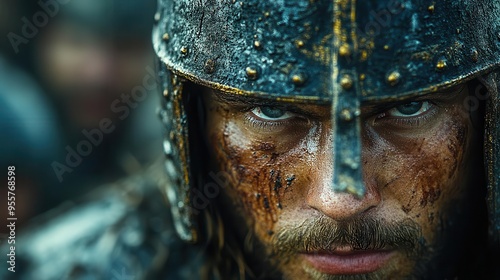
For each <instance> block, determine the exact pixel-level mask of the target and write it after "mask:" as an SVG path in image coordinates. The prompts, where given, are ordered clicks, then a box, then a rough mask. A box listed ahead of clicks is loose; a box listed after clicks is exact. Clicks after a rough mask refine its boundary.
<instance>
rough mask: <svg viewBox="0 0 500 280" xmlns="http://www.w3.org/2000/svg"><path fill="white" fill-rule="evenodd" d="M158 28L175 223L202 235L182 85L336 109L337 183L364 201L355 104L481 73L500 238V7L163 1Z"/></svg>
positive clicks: (453, 2)
mask: <svg viewBox="0 0 500 280" xmlns="http://www.w3.org/2000/svg"><path fill="white" fill-rule="evenodd" d="M158 9H159V10H158V13H157V14H156V16H155V18H156V26H155V28H154V31H153V41H154V48H155V51H156V53H157V55H158V57H159V58H160V76H161V77H162V81H163V82H162V86H163V89H164V92H163V93H164V96H165V98H164V100H165V102H164V108H163V110H162V111H161V115H162V119H163V122H164V123H165V126H166V128H167V137H166V139H165V142H164V149H165V153H166V155H167V160H166V169H167V173H168V175H169V176H170V177H172V178H173V179H174V185H173V186H167V190H166V192H167V196H168V198H169V200H170V203H171V206H172V213H173V215H174V220H175V221H176V222H175V226H176V230H177V232H178V234H179V235H180V237H181V238H182V239H184V240H187V241H196V238H197V236H196V224H195V222H194V218H193V208H192V207H190V203H191V194H190V189H191V188H194V187H195V186H194V185H195V184H194V183H193V182H194V179H193V177H194V176H193V175H194V174H193V172H194V171H193V169H192V166H191V164H192V161H190V157H191V154H190V153H191V152H192V150H191V148H193V147H190V146H189V141H188V140H189V139H188V130H189V127H188V125H187V124H188V122H187V119H188V116H187V113H186V110H185V105H186V104H185V99H186V91H185V90H184V85H185V84H186V83H188V82H189V83H196V84H199V85H203V86H206V87H210V88H213V89H218V90H222V91H225V92H227V93H229V94H238V95H248V96H261V97H266V98H271V99H275V100H280V101H290V102H309V103H316V104H331V106H332V119H333V124H334V125H333V133H334V141H333V142H334V143H332V145H333V151H334V161H335V162H334V168H333V169H334V175H333V178H334V179H333V180H334V182H333V183H334V184H333V185H334V189H335V190H336V191H346V192H350V193H352V194H354V195H358V196H362V195H363V194H364V191H365V189H364V188H365V187H364V185H363V181H362V175H361V174H362V173H361V165H362V164H361V161H360V158H361V156H360V155H361V140H360V139H361V137H360V133H361V132H360V122H361V121H360V117H359V115H360V104H361V103H363V102H366V101H373V100H398V99H401V98H405V97H409V96H418V95H424V94H429V93H432V92H436V91H438V90H441V89H445V88H448V87H451V86H454V85H456V84H459V83H464V82H466V81H469V80H471V79H475V78H481V81H483V83H484V84H485V85H486V87H487V89H488V90H489V93H490V94H489V95H488V102H487V104H488V105H487V114H486V125H485V127H486V131H485V139H486V141H485V159H486V167H487V182H488V186H487V188H488V207H489V220H490V235H491V237H493V238H494V239H495V240H496V241H497V242H498V240H499V239H500V238H499V236H500V173H499V170H500V159H499V158H498V157H499V156H500V143H499V142H498V141H497V140H496V139H499V138H500V128H499V127H498V126H499V125H500V119H499V118H500V111H499V108H498V106H499V104H500V102H499V100H498V99H499V96H498V90H497V87H498V86H500V83H499V81H500V76H499V75H500V72H499V71H498V68H499V66H500V2H499V1H496V0H495V1H482V0H472V1H471V0H443V1H431V0H411V1H409V0H365V1H356V0H333V1H316V0H288V1H282V0H281V1H259V0H249V1H236V0H217V1H216V0H207V1H190V0H163V1H159V6H158Z"/></svg>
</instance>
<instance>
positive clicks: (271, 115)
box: [251, 106, 294, 121]
mask: <svg viewBox="0 0 500 280" xmlns="http://www.w3.org/2000/svg"><path fill="white" fill-rule="evenodd" d="M251 112H252V114H254V115H255V116H256V117H258V118H260V119H263V120H266V121H279V120H286V119H290V118H293V117H294V114H293V113H290V112H289V111H285V110H283V109H280V108H277V107H271V106H261V107H255V108H254V109H252V111H251Z"/></svg>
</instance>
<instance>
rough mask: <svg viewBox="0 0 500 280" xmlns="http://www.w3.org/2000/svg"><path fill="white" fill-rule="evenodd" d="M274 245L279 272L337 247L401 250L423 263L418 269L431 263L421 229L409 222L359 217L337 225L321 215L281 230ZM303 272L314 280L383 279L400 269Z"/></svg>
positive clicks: (274, 257)
mask: <svg viewBox="0 0 500 280" xmlns="http://www.w3.org/2000/svg"><path fill="white" fill-rule="evenodd" d="M271 242H272V246H271V247H272V250H271V252H270V254H269V255H270V257H269V260H272V261H271V263H270V265H271V266H272V267H275V268H278V269H279V268H283V267H285V266H286V264H288V263H290V262H291V260H292V259H293V257H295V256H297V255H298V254H302V253H307V254H318V253H334V252H335V250H336V249H337V248H346V247H347V248H350V250H353V251H363V250H370V251H382V250H387V251H389V250H398V251H402V252H404V254H405V255H406V256H407V257H408V258H409V259H412V260H417V259H419V260H420V263H422V264H421V265H419V267H425V263H427V262H428V261H429V260H427V259H426V257H425V256H428V255H429V254H428V252H426V251H427V250H428V248H427V247H426V246H425V244H423V238H422V234H421V229H420V227H419V226H418V224H416V223H415V222H413V221H411V220H409V219H408V220H404V221H401V222H397V223H395V222H391V223H389V222H386V221H383V220H375V219H372V218H366V217H364V218H361V217H360V218H356V219H350V220H345V221H340V222H336V221H334V220H332V219H330V218H328V217H326V216H321V217H319V218H313V219H309V220H307V221H304V222H303V223H301V224H300V225H298V226H291V227H285V228H282V229H280V230H279V231H278V232H276V234H275V235H274V236H273V238H272V241H271ZM304 270H305V271H306V273H307V274H309V276H310V277H311V279H325V280H330V279H332V280H333V279H384V278H387V275H386V273H387V271H394V270H397V267H386V268H385V269H380V270H377V271H375V272H373V273H369V274H357V275H328V274H324V273H321V272H319V271H316V270H314V269H311V268H308V267H305V268H304ZM419 270H420V268H419ZM419 274H421V273H419Z"/></svg>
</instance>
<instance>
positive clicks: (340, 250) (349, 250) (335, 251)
mask: <svg viewBox="0 0 500 280" xmlns="http://www.w3.org/2000/svg"><path fill="white" fill-rule="evenodd" d="M388 251H390V249H388V248H376V249H373V248H367V249H355V248H354V247H352V246H350V245H341V246H335V247H332V248H331V249H318V250H308V251H304V252H301V253H303V254H309V255H357V254H366V253H370V252H372V253H375V252H388Z"/></svg>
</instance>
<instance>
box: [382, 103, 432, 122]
mask: <svg viewBox="0 0 500 280" xmlns="http://www.w3.org/2000/svg"><path fill="white" fill-rule="evenodd" d="M431 107H432V105H431V103H429V101H414V102H408V103H405V104H401V105H399V106H396V107H394V108H392V109H390V110H389V111H387V114H388V115H390V116H392V117H406V118H408V117H416V116H419V115H421V114H423V113H425V112H427V111H428V110H429V109H430V108H431Z"/></svg>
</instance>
